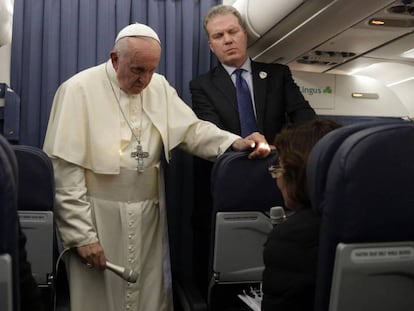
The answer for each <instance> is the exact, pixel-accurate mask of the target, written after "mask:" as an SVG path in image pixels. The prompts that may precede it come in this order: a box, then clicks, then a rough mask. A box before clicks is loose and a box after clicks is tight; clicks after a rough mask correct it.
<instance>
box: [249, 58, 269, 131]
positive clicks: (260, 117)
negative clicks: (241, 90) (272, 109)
mask: <svg viewBox="0 0 414 311" xmlns="http://www.w3.org/2000/svg"><path fill="white" fill-rule="evenodd" d="M268 75H269V72H267V71H266V70H265V68H262V66H261V65H260V64H258V63H256V62H254V61H252V81H253V89H254V103H255V107H256V117H257V127H258V129H259V131H260V132H262V133H263V129H264V114H265V107H266V93H267V92H266V90H267V79H268Z"/></svg>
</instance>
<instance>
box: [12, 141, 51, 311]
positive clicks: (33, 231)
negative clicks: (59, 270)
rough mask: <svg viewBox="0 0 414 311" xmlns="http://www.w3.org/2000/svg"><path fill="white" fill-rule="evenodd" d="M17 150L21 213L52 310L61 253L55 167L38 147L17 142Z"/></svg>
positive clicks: (39, 281) (33, 265)
mask: <svg viewBox="0 0 414 311" xmlns="http://www.w3.org/2000/svg"><path fill="white" fill-rule="evenodd" d="M13 149H14V152H15V154H16V158H17V163H18V177H19V179H18V198H17V203H18V205H17V206H18V214H19V218H20V224H21V228H22V230H23V232H24V233H25V235H26V238H27V243H26V250H27V257H28V261H29V262H30V264H31V268H32V274H33V277H34V279H35V280H36V282H37V284H38V287H39V289H40V291H41V293H42V296H43V300H44V301H45V306H46V307H47V308H48V309H47V310H52V309H53V304H54V295H55V277H56V273H55V272H56V271H55V264H56V258H57V253H58V250H57V237H56V233H55V227H54V220H53V208H54V202H55V183H54V174H53V166H52V162H51V160H50V159H49V157H48V156H47V155H46V153H44V152H43V150H41V149H39V148H37V147H32V146H25V145H13Z"/></svg>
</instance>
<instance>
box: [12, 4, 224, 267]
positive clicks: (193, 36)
mask: <svg viewBox="0 0 414 311" xmlns="http://www.w3.org/2000/svg"><path fill="white" fill-rule="evenodd" d="M218 2H220V1H218V0H146V1H144V0H26V1H25V0H15V3H14V5H15V7H14V19H13V41H12V53H11V54H12V55H11V74H10V80H11V82H10V84H11V88H12V89H13V90H14V91H15V92H16V93H17V94H18V95H19V96H20V99H21V120H20V141H19V143H20V144H25V145H31V146H38V147H42V145H43V140H44V136H45V133H46V127H47V123H48V118H49V112H50V108H51V106H52V101H53V96H54V93H55V91H56V89H57V88H58V86H59V85H60V84H61V83H62V82H63V81H65V80H66V79H68V78H69V77H71V76H72V75H74V74H75V73H77V72H79V71H81V70H83V69H86V68H88V67H91V66H94V65H97V64H99V63H102V62H104V61H106V60H107V59H108V58H109V53H110V50H111V49H112V46H113V43H114V40H115V37H116V34H117V33H118V31H119V30H120V29H122V28H123V27H125V26H126V25H128V24H130V23H134V22H140V23H144V24H147V25H149V26H151V27H152V28H153V29H154V30H155V31H156V32H157V33H158V35H159V37H160V39H161V42H162V56H161V61H160V65H159V67H158V70H157V72H159V73H161V74H164V75H165V76H166V78H167V79H168V81H169V82H170V83H171V85H172V86H174V87H175V88H176V89H177V92H178V94H179V95H180V96H181V97H182V98H183V99H184V101H185V102H186V103H188V104H190V94H189V81H190V80H191V79H192V78H193V77H195V76H197V75H198V74H201V73H204V72H206V71H207V70H208V69H209V68H210V67H211V66H212V65H214V63H215V62H216V59H215V58H214V57H213V56H212V55H211V53H210V51H209V47H208V43H207V38H206V35H205V34H204V29H203V27H202V19H203V17H204V15H205V14H206V12H207V10H208V9H209V8H210V7H211V6H213V5H216V4H218ZM74 122H76V120H74ZM191 160H192V158H191V157H190V156H188V155H184V154H183V153H180V152H179V151H174V156H173V162H172V164H170V165H169V166H168V168H167V170H166V181H167V204H168V209H169V214H168V218H169V219H168V221H169V228H170V240H171V251H172V253H173V268H174V266H181V265H183V266H184V267H185V266H187V267H188V264H189V263H188V262H182V260H186V259H184V258H186V257H187V256H186V255H182V253H183V251H182V248H183V247H184V246H183V245H185V244H187V245H188V243H189V242H190V243H191V241H188V240H187V238H188V237H190V236H189V234H191V231H189V227H191V224H190V218H191V205H192V179H191V178H192V169H191V163H192V161H191ZM183 222H184V224H183ZM174 254H175V256H174ZM180 254H181V256H180ZM187 270H188V269H187Z"/></svg>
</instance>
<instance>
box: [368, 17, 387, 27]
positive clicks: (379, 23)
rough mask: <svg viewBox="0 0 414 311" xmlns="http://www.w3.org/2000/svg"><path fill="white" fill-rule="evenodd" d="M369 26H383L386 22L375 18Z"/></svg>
mask: <svg viewBox="0 0 414 311" xmlns="http://www.w3.org/2000/svg"><path fill="white" fill-rule="evenodd" d="M369 24H370V25H374V26H382V25H384V24H385V22H384V21H383V20H380V19H375V18H373V19H371V20H370V21H369Z"/></svg>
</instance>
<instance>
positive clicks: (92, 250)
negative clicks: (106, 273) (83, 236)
mask: <svg viewBox="0 0 414 311" xmlns="http://www.w3.org/2000/svg"><path fill="white" fill-rule="evenodd" d="M76 250H77V252H78V255H79V256H80V257H81V260H82V262H83V263H84V264H86V265H87V266H88V267H89V268H96V269H99V270H104V269H105V268H106V258H105V254H104V251H103V248H102V246H101V244H100V243H99V242H96V243H92V244H87V245H83V246H79V247H77V248H76Z"/></svg>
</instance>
